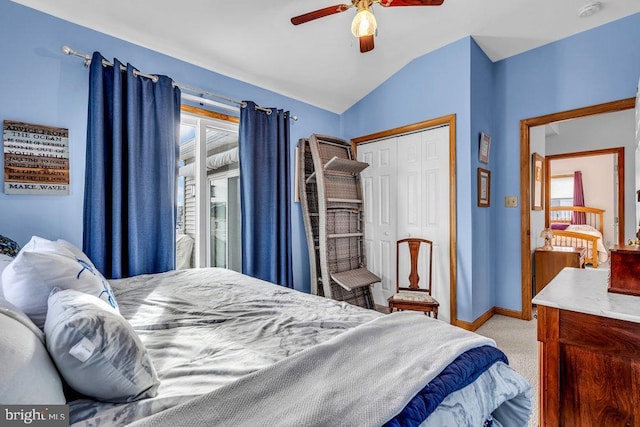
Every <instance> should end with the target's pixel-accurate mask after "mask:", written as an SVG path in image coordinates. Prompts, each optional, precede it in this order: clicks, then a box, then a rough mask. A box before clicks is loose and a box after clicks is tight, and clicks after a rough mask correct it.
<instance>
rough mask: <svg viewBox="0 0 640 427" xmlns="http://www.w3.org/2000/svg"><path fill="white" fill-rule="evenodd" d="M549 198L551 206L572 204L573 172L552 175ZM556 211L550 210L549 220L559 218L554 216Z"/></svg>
mask: <svg viewBox="0 0 640 427" xmlns="http://www.w3.org/2000/svg"><path fill="white" fill-rule="evenodd" d="M550 186H551V187H550V189H549V192H550V200H549V204H550V205H551V206H573V174H567V175H553V176H552V177H551V184H550ZM554 215H557V213H556V212H553V211H552V212H550V216H549V218H550V219H551V220H554V219H559V218H557V217H554Z"/></svg>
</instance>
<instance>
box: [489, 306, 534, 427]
mask: <svg viewBox="0 0 640 427" xmlns="http://www.w3.org/2000/svg"><path fill="white" fill-rule="evenodd" d="M534 313H535V312H534ZM536 326H537V323H536V319H535V318H534V319H533V320H530V321H526V320H520V319H514V318H512V317H506V316H501V315H499V314H496V315H494V316H493V317H491V319H489V320H488V321H487V322H485V324H484V325H482V326H481V327H480V328H479V329H478V330H477V331H476V332H477V333H478V334H480V335H484V336H486V337H489V338H493V339H494V340H495V341H496V344H497V345H498V347H499V348H500V349H501V350H502V351H503V352H504V353H505V354H506V355H507V357H508V358H509V365H510V366H511V367H513V369H515V370H516V371H517V372H519V373H520V374H521V375H522V376H523V377H525V378H526V379H528V380H529V382H530V383H531V387H532V389H533V391H534V393H533V396H534V402H533V412H532V414H531V419H530V420H529V426H536V425H537V424H538V404H537V400H538V393H537V390H538V343H537V341H536Z"/></svg>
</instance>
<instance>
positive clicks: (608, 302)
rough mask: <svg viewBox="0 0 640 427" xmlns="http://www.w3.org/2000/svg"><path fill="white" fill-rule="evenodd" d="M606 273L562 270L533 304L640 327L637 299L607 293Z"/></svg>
mask: <svg viewBox="0 0 640 427" xmlns="http://www.w3.org/2000/svg"><path fill="white" fill-rule="evenodd" d="M608 280H609V271H608V270H593V269H590V268H571V267H567V268H564V269H563V270H562V271H561V272H560V273H558V275H557V276H556V277H554V278H553V280H551V282H549V284H548V285H547V286H545V288H544V289H543V290H542V291H540V293H539V294H538V295H536V296H535V298H533V303H534V304H537V305H544V306H547V307H553V308H559V309H561V310H569V311H576V312H579V313H586V314H593V315H596V316H602V317H609V318H612V319H619V320H626V321H629V322H635V323H640V297H639V296H633V295H624V294H617V293H613V292H608V291H607V287H608Z"/></svg>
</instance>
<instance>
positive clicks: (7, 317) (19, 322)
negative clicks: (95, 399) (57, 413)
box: [0, 300, 65, 405]
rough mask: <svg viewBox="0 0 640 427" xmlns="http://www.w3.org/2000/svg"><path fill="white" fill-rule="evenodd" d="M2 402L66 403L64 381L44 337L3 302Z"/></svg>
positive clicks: (0, 310) (0, 344)
mask: <svg viewBox="0 0 640 427" xmlns="http://www.w3.org/2000/svg"><path fill="white" fill-rule="evenodd" d="M0 366H1V367H2V368H0V403H2V404H4V405H20V404H29V405H56V404H58V405H59V404H64V403H65V396H64V392H63V388H62V380H61V379H60V375H59V374H58V371H57V370H56V367H55V365H54V364H53V362H52V361H51V358H50V357H49V353H47V348H46V347H45V345H44V334H43V333H42V331H41V330H40V329H38V327H37V326H36V325H34V324H33V322H31V320H29V318H28V317H27V316H26V315H25V314H24V313H21V312H20V311H19V310H18V309H16V308H15V307H13V306H12V305H11V304H10V303H8V302H6V301H3V300H0Z"/></svg>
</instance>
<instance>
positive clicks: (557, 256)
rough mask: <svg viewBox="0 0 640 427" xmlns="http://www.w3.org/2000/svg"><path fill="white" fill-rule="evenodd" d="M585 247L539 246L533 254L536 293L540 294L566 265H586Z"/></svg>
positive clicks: (577, 266) (579, 266)
mask: <svg viewBox="0 0 640 427" xmlns="http://www.w3.org/2000/svg"><path fill="white" fill-rule="evenodd" d="M586 253H587V251H586V249H585V248H571V247H562V246H554V247H553V249H543V248H537V249H536V251H535V254H534V256H533V258H534V259H533V263H534V267H535V269H534V271H535V286H536V287H535V294H538V293H539V292H540V291H541V290H542V289H544V287H545V286H547V283H549V282H550V281H551V279H553V278H554V277H556V274H558V273H559V272H560V270H562V269H563V268H565V267H576V268H583V267H584V258H585V256H586Z"/></svg>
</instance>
